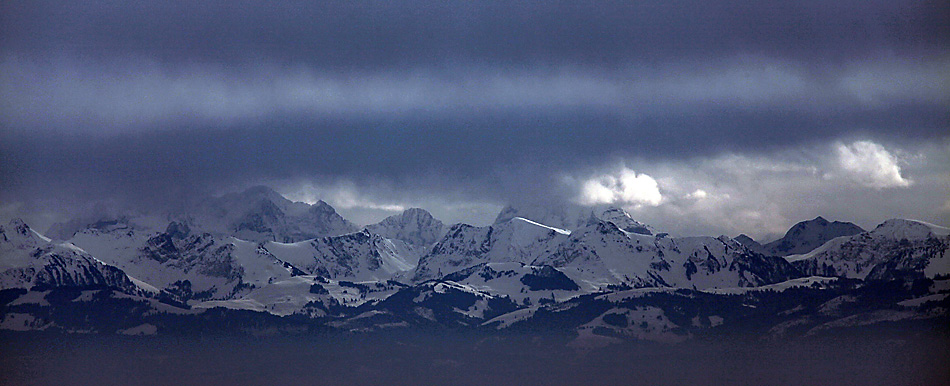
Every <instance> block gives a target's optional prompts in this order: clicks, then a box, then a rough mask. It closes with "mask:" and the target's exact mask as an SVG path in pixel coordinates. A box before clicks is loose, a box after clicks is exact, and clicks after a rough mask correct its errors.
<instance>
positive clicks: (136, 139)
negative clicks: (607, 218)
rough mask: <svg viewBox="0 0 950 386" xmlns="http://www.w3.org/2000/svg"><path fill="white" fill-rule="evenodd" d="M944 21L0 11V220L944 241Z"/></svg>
mask: <svg viewBox="0 0 950 386" xmlns="http://www.w3.org/2000/svg"><path fill="white" fill-rule="evenodd" d="M948 19H950V10H948V5H947V4H946V2H940V1H931V2H911V1H838V2H826V1H804V2H775V1H755V2H738V3H730V4H710V2H706V1H664V2H629V1H618V2H610V1H607V2H603V1H599V2H586V1H571V2H549V3H547V4H545V5H539V4H538V3H537V2H490V1H488V2H467V1H465V2H451V1H450V2H424V1H423V2H420V1H411V2H410V1H406V2H400V1H394V2H393V1H389V2H379V3H374V2H333V1H331V2H323V3H321V4H311V2H280V3H277V4H274V3H259V2H234V1H228V2H215V1H203V2H144V1H143V2H137V1H131V2H129V1H121V2H120V1H116V2H109V1H105V2H80V3H76V2H42V3H40V2H18V3H10V2H4V3H2V4H0V128H2V132H0V139H2V143H0V177H2V181H3V183H2V184H0V215H2V216H5V217H9V216H14V215H18V216H23V217H25V218H27V220H28V221H32V222H33V223H37V224H43V223H49V222H50V221H54V220H55V219H59V218H62V217H63V216H64V215H66V214H68V213H71V212H76V211H80V210H85V209H79V208H88V207H92V206H94V202H96V201H102V200H106V201H107V202H109V203H110V204H109V205H115V206H121V207H129V208H139V207H156V206H162V207H167V206H171V207H174V206H176V205H180V204H181V202H182V201H184V200H187V198H188V197H196V196H199V195H202V194H217V193H222V192H226V191H232V190H237V189H242V188H244V187H246V186H249V185H251V184H258V183H266V184H269V185H271V186H273V187H275V188H276V189H278V190H279V191H281V192H282V193H284V194H285V195H287V196H288V197H290V198H293V199H298V200H309V201H313V200H316V199H324V200H326V201H328V202H329V203H330V204H331V205H334V206H335V207H336V208H337V209H338V210H339V211H340V212H341V213H343V214H344V215H345V216H347V217H348V218H351V219H352V220H354V221H355V222H357V223H370V222H374V221H376V220H378V219H380V218H382V217H384V216H386V215H389V214H392V213H394V211H397V210H399V209H400V208H405V207H412V206H420V207H424V208H426V209H429V210H430V211H432V212H433V213H434V214H436V216H437V217H440V218H441V219H443V220H445V221H447V222H457V221H465V222H470V223H475V224H486V223H489V222H491V220H492V219H493V218H494V216H495V214H496V213H497V211H498V210H499V209H500V208H501V206H503V205H504V204H506V203H523V204H537V203H539V202H540V203H558V202H572V203H580V204H591V205H592V204H613V205H620V206H624V207H626V208H627V209H628V210H629V211H630V212H631V213H632V214H633V215H634V216H635V217H637V218H638V219H640V220H641V221H644V222H647V223H650V224H652V225H654V226H655V227H656V228H658V229H661V230H668V231H672V232H674V233H679V234H713V235H715V234H719V233H724V234H729V235H735V234H738V233H748V234H751V235H753V236H756V237H765V238H769V237H774V236H775V235H776V234H777V233H781V232H783V231H784V230H785V229H787V228H788V227H789V226H790V225H792V224H794V223H795V222H797V221H800V220H804V219H810V218H813V217H815V216H818V215H822V216H825V217H827V218H832V219H840V220H849V221H855V222H857V223H858V224H859V225H861V226H863V227H872V226H874V225H876V224H877V223H879V222H881V221H883V220H885V219H888V218H893V217H905V218H915V219H921V220H925V221H930V222H935V223H940V224H943V225H950V201H948V197H950V166H948V165H950V134H948V133H950V130H948V126H950V123H948V116H950V114H948V110H950V109H948V108H950V44H948V43H950V30H948V29H950V27H948V25H947V23H946V20H948ZM100 207H101V206H100ZM39 227H42V226H39Z"/></svg>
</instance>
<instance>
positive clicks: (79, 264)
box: [0, 219, 151, 294]
mask: <svg viewBox="0 0 950 386" xmlns="http://www.w3.org/2000/svg"><path fill="white" fill-rule="evenodd" d="M0 256H2V259H0V289H8V288H27V289H29V288H54V287H110V288H114V289H118V290H120V291H124V292H126V293H129V294H135V293H139V292H141V291H146V290H150V289H151V288H150V287H149V286H147V285H144V284H142V285H137V284H136V283H135V282H133V280H132V279H131V278H129V277H128V276H127V275H126V274H125V272H122V270H120V269H118V268H116V267H113V266H110V265H107V264H104V263H103V262H101V261H99V260H97V259H96V258H95V257H93V256H91V255H89V254H88V253H86V252H85V251H83V250H82V249H80V248H78V247H76V246H75V245H72V244H69V243H54V242H52V241H51V240H50V239H48V238H46V237H44V236H43V235H40V234H39V233H37V232H36V231H34V230H33V229H30V227H29V226H28V225H26V223H24V222H23V221H22V220H20V219H14V220H12V221H10V223H9V224H7V226H6V227H4V226H2V225H0Z"/></svg>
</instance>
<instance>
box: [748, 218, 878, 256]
mask: <svg viewBox="0 0 950 386" xmlns="http://www.w3.org/2000/svg"><path fill="white" fill-rule="evenodd" d="M862 232H864V229H861V227H859V226H857V225H854V224H852V223H850V222H840V221H835V222H829V221H828V220H825V219H824V218H823V217H821V216H819V217H816V218H815V219H813V220H809V221H802V222H800V223H798V224H795V225H794V226H792V227H791V228H790V229H789V230H788V232H786V233H785V236H784V237H782V238H781V239H778V240H775V241H773V242H771V243H768V244H765V245H764V247H765V251H766V252H768V253H769V254H772V255H775V256H788V255H795V254H802V253H808V252H810V251H812V250H814V249H815V248H818V247H820V246H821V245H822V244H824V243H826V242H828V241H829V240H831V239H834V238H836V237H841V236H852V235H856V234H858V233H862Z"/></svg>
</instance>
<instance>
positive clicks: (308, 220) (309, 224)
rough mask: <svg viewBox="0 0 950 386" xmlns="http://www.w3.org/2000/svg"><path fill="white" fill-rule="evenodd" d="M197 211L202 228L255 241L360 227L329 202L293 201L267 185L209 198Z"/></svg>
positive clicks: (337, 232)
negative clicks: (341, 214)
mask: <svg viewBox="0 0 950 386" xmlns="http://www.w3.org/2000/svg"><path fill="white" fill-rule="evenodd" d="M194 212H195V213H196V215H195V216H194V217H192V220H193V221H192V222H193V223H194V225H196V226H197V227H198V228H201V229H204V230H206V231H209V232H212V233H221V234H228V235H232V236H235V237H237V238H239V239H241V240H248V241H255V242H261V241H280V242H295V241H303V240H308V239H312V238H316V237H325V236H338V235H342V234H346V233H352V232H356V231H357V230H359V229H358V228H357V227H356V226H355V225H353V224H352V223H350V222H349V221H347V220H346V219H344V218H343V217H342V216H340V215H339V214H338V213H337V212H336V210H334V209H333V207H331V206H330V205H329V204H327V203H326V202H323V201H318V202H317V203H315V204H313V205H310V204H307V203H303V202H293V201H290V200H288V199H286V198H284V196H281V195H280V194H279V193H277V192H275V191H274V190H272V189H270V188H268V187H266V186H256V187H252V188H249V189H247V190H245V191H243V192H240V193H230V194H226V195H224V196H221V197H214V198H208V199H206V200H204V201H203V202H201V203H200V204H199V205H198V208H196V209H195V211H194Z"/></svg>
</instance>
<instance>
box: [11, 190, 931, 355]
mask: <svg viewBox="0 0 950 386" xmlns="http://www.w3.org/2000/svg"><path fill="white" fill-rule="evenodd" d="M45 233H46V235H43V234H42V233H41V232H38V231H36V230H34V229H31V228H30V227H29V225H28V224H25V223H24V222H23V221H20V220H14V221H12V222H10V223H9V224H7V225H3V226H2V227H0V285H2V290H0V328H2V329H5V330H51V331H66V332H80V331H83V332H99V333H123V334H172V333H189V332H201V331H209V330H210V331H224V332H231V333H253V332H255V331H258V332H259V331H264V330H267V331H279V332H283V333H303V332H308V331H310V332H312V331H324V332H325V331H363V332H366V331H377V332H378V331H400V330H413V329H433V328H435V329H446V328H449V329H464V330H471V331H473V332H478V333H492V334H497V333H504V332H505V331H520V332H532V331H533V332H538V331H544V332H545V333H554V334H560V335H561V336H564V337H566V338H565V339H566V341H568V342H570V344H572V345H578V346H581V347H588V346H600V345H609V344H612V343H617V342H622V341H625V340H651V341H660V342H679V341H683V340H689V339H695V338H697V337H702V336H704V335H711V334H729V333H736V332H738V331H742V332H743V333H752V334H758V335H761V336H762V337H770V338H784V337H801V336H813V335H821V334H834V333H836V332H838V331H841V330H842V329H845V330H847V329H861V328H871V327H875V326H883V325H888V326H893V325H901V326H905V327H906V326H910V327H907V328H930V327H932V326H939V325H944V326H945V325H947V323H946V322H947V307H948V306H950V304H948V302H950V300H948V296H950V256H948V249H950V236H948V235H950V231H948V230H947V229H946V228H943V227H939V226H936V225H932V224H926V223H922V222H917V221H911V220H900V219H895V220H888V221H886V222H884V223H882V224H880V225H878V226H877V227H875V228H874V229H872V230H870V231H865V230H863V229H861V228H860V227H858V226H856V225H854V224H851V223H847V222H838V221H828V220H825V219H824V218H821V217H818V218H816V219H814V220H810V221H804V222H801V223H799V224H796V225H794V226H793V227H791V229H789V231H788V232H787V233H786V234H785V235H784V237H782V238H781V239H779V240H775V241H772V242H767V243H759V242H757V241H755V240H753V239H752V238H750V237H748V236H745V235H740V236H738V237H736V238H730V237H726V236H718V237H674V236H671V235H669V234H667V233H664V232H662V230H658V229H655V228H653V227H652V226H650V225H647V224H643V223H641V222H639V221H637V220H636V219H634V218H632V217H631V216H630V214H629V213H627V212H626V211H624V210H623V209H621V208H610V207H607V208H591V207H579V206H578V207H570V206H568V207H557V208H537V207H525V208H516V207H511V206H509V207H506V208H504V209H503V210H502V212H501V213H499V215H498V217H497V219H496V221H495V222H494V223H493V224H491V225H487V226H473V225H469V224H443V223H442V222H441V221H439V220H438V219H436V218H434V217H433V216H432V215H431V214H430V213H429V212H427V211H426V210H424V209H419V208H412V209H408V210H406V211H404V212H402V213H399V214H395V215H393V216H391V217H388V218H385V219H383V220H382V221H380V222H379V223H376V224H371V225H367V226H365V227H358V226H356V225H354V224H353V223H351V222H349V221H347V220H346V219H344V218H343V217H342V216H341V215H340V214H338V213H337V212H336V211H335V210H334V209H333V208H332V207H331V206H330V205H329V204H327V203H325V202H323V201H319V202H317V203H315V204H307V203H301V202H291V201H290V200H287V199H286V198H284V197H283V196H281V195H280V194H278V193H276V192H274V191H273V190H271V189H269V188H266V187H255V188H251V189H248V190H246V191H244V192H241V193H234V194H228V195H224V196H221V197H210V198H207V199H204V200H201V201H199V202H198V203H197V204H196V205H195V206H194V207H192V208H190V209H189V210H187V211H184V212H180V213H160V214H148V215H141V214H138V215H136V214H122V215H115V216H104V217H103V216H100V217H98V218H81V219H75V220H71V221H69V222H66V223H61V224H56V225H54V226H53V227H51V228H50V229H49V230H48V231H47V232H45ZM47 236H49V237H47Z"/></svg>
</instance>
